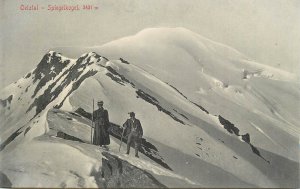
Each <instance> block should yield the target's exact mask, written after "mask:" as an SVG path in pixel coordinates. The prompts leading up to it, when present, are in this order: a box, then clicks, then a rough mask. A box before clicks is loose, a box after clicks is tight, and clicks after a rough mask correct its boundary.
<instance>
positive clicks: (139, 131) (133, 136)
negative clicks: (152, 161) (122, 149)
mask: <svg viewBox="0 0 300 189" xmlns="http://www.w3.org/2000/svg"><path fill="white" fill-rule="evenodd" d="M129 114H130V118H129V119H127V120H126V122H125V123H124V124H123V127H124V133H126V135H127V134H128V139H127V154H129V152H130V145H131V143H134V148H135V157H139V155H138V151H139V147H140V143H141V139H142V136H143V128H142V125H141V122H140V120H138V119H136V118H135V113H134V112H130V113H129ZM124 133H123V134H124Z"/></svg>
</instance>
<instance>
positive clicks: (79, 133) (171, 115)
mask: <svg viewBox="0 0 300 189" xmlns="http://www.w3.org/2000/svg"><path fill="white" fill-rule="evenodd" d="M58 52H60V53H58ZM61 53H62V54H61ZM78 53H82V55H81V56H80V55H79V58H77V57H76V56H77V55H78ZM65 56H68V57H72V58H67V57H65ZM0 99H1V106H0V107H1V108H0V112H1V127H0V137H1V145H0V161H1V164H0V172H1V175H4V176H1V179H2V180H4V179H6V180H7V182H6V183H9V185H10V186H13V187H20V186H22V187H109V186H110V185H107V184H108V183H109V182H108V180H107V179H108V178H107V177H103V169H102V168H103V166H104V165H103V162H106V161H109V160H108V158H107V157H106V156H105V155H104V154H105V153H103V151H104V150H102V149H99V147H97V146H94V145H91V144H90V131H91V127H90V126H91V121H90V120H89V119H88V118H89V117H88V115H89V113H90V112H91V111H92V99H95V101H97V100H100V99H101V100H103V101H104V107H105V108H106V109H107V110H108V112H109V116H110V121H111V123H112V124H113V125H115V127H116V128H118V125H122V124H123V123H124V122H125V120H126V119H127V118H128V114H127V113H128V112H130V111H134V112H135V113H136V117H137V118H138V119H140V121H141V123H142V126H143V128H144V138H145V141H146V142H145V144H147V145H148V146H147V145H145V146H144V147H145V148H143V149H145V150H144V152H143V153H141V155H140V158H139V159H137V158H135V157H134V155H133V151H134V150H133V149H132V150H131V154H130V155H129V156H128V155H124V153H125V144H123V146H122V149H121V152H119V151H118V149H119V144H120V139H119V138H118V137H117V136H111V145H110V149H109V151H108V153H109V154H111V155H113V157H115V158H117V159H119V160H120V161H124V162H127V163H126V165H132V166H133V167H134V169H136V170H142V171H144V172H143V173H145V175H148V174H150V175H152V176H153V179H152V180H155V182H154V181H153V182H154V183H156V182H159V183H160V184H161V185H159V186H166V187H288V188H297V187H299V132H300V127H299V121H300V120H299V119H300V117H299V102H300V91H299V79H298V78H297V77H296V76H295V75H292V74H290V73H288V72H285V71H282V70H278V69H275V68H272V67H268V66H265V65H262V64H259V63H256V62H254V61H252V60H250V59H249V58H247V57H246V56H244V55H242V54H241V53H239V52H238V51H236V50H235V49H232V48H230V47H227V46H225V45H222V44H219V43H216V42H213V41H210V40H208V39H206V38H204V37H202V36H200V35H198V34H195V33H193V32H191V31H189V30H186V29H184V28H152V29H146V30H143V31H141V32H139V33H138V34H136V35H134V36H130V37H126V38H122V39H119V40H116V41H113V42H110V43H107V44H105V45H102V46H99V47H90V48H71V47H68V48H56V49H53V50H52V51H49V52H48V53H47V54H46V55H45V56H44V57H43V58H42V60H41V61H40V63H39V64H38V65H37V67H36V68H35V69H34V70H32V71H31V72H30V73H28V74H26V75H25V76H24V77H23V78H21V79H19V80H18V81H16V82H15V83H12V84H11V85H9V86H7V87H6V88H4V89H3V90H2V91H1V92H0ZM79 109H80V110H81V111H78V110H79ZM84 113H85V114H86V115H85V114H84ZM147 149H148V151H147ZM149 149H151V150H149ZM124 165H125V164H124ZM124 169H125V168H124ZM118 174H122V172H121V173H120V172H119V173H118ZM117 176H120V175H117ZM147 178H148V177H147ZM149 178H152V177H149ZM131 179H134V178H131ZM136 179H137V180H138V178H136ZM3 182H4V181H2V183H3ZM122 183H123V184H124V183H125V182H121V184H120V185H118V186H119V187H122V186H125V185H122ZM126 186H130V184H129V185H126ZM134 186H135V187H138V186H139V187H142V186H144V187H147V186H145V185H142V184H141V185H134ZM151 186H152V185H151ZM148 187H149V186H148Z"/></svg>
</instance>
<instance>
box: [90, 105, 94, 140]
mask: <svg viewBox="0 0 300 189" xmlns="http://www.w3.org/2000/svg"><path fill="white" fill-rule="evenodd" d="M93 128H94V99H93V111H92V127H91V144H93Z"/></svg>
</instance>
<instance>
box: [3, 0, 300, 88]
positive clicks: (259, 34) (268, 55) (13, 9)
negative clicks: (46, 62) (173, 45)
mask: <svg viewBox="0 0 300 189" xmlns="http://www.w3.org/2000/svg"><path fill="white" fill-rule="evenodd" d="M21 4H26V5H27V4H28V5H31V4H39V5H40V6H45V8H46V9H47V6H48V5H55V4H58V5H63V4H72V5H76V4H92V5H96V6H98V7H99V9H98V10H94V11H79V12H49V11H46V10H40V11H36V12H34V11H20V10H19V7H20V5H21ZM0 7H1V8H0V15H1V16H0V17H1V21H0V22H1V37H0V45H1V46H0V61H1V62H0V63H1V64H0V68H1V71H0V73H1V76H0V77H1V78H0V89H1V88H3V86H4V85H7V84H9V83H11V82H14V81H15V80H17V79H18V78H20V77H22V76H23V75H24V74H26V73H27V72H28V71H30V70H31V69H33V68H34V67H35V66H36V64H37V63H38V62H39V61H40V59H41V58H42V56H43V55H44V53H45V52H47V50H48V49H50V48H53V47H58V46H94V45H101V44H103V43H106V42H109V41H111V40H114V39H117V38H120V37H123V36H128V35H133V34H135V33H137V32H138V31H140V30H142V29H144V28H148V27H185V28H187V29H190V30H192V31H194V32H196V33H199V34H201V35H203V36H205V37H208V38H210V39H212V40H215V41H218V42H221V43H224V44H226V45H229V46H232V47H234V48H236V49H237V50H239V51H240V52H242V53H244V54H245V55H247V56H249V57H251V58H252V59H254V60H256V61H258V62H261V63H264V64H268V65H272V66H275V67H279V68H281V69H285V70H288V71H290V72H293V73H299V60H300V53H299V52H300V1H299V0H51V1H50V0H0Z"/></svg>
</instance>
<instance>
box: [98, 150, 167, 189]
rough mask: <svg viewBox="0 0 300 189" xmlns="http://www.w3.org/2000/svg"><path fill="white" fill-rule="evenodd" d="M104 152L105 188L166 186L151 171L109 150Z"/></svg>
mask: <svg viewBox="0 0 300 189" xmlns="http://www.w3.org/2000/svg"><path fill="white" fill-rule="evenodd" d="M102 154H103V156H104V157H105V158H103V159H102V171H101V175H102V177H103V178H104V179H103V180H104V187H105V188H116V187H117V188H119V187H121V188H141V187H143V188H166V186H164V185H163V184H161V183H160V182H159V181H158V180H157V179H156V178H154V177H153V176H152V175H151V174H150V173H148V172H146V171H144V170H142V169H139V168H137V167H135V166H134V165H132V164H130V163H128V162H127V161H125V160H122V159H120V158H118V157H117V156H114V155H111V154H109V153H107V152H103V153H102Z"/></svg>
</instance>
